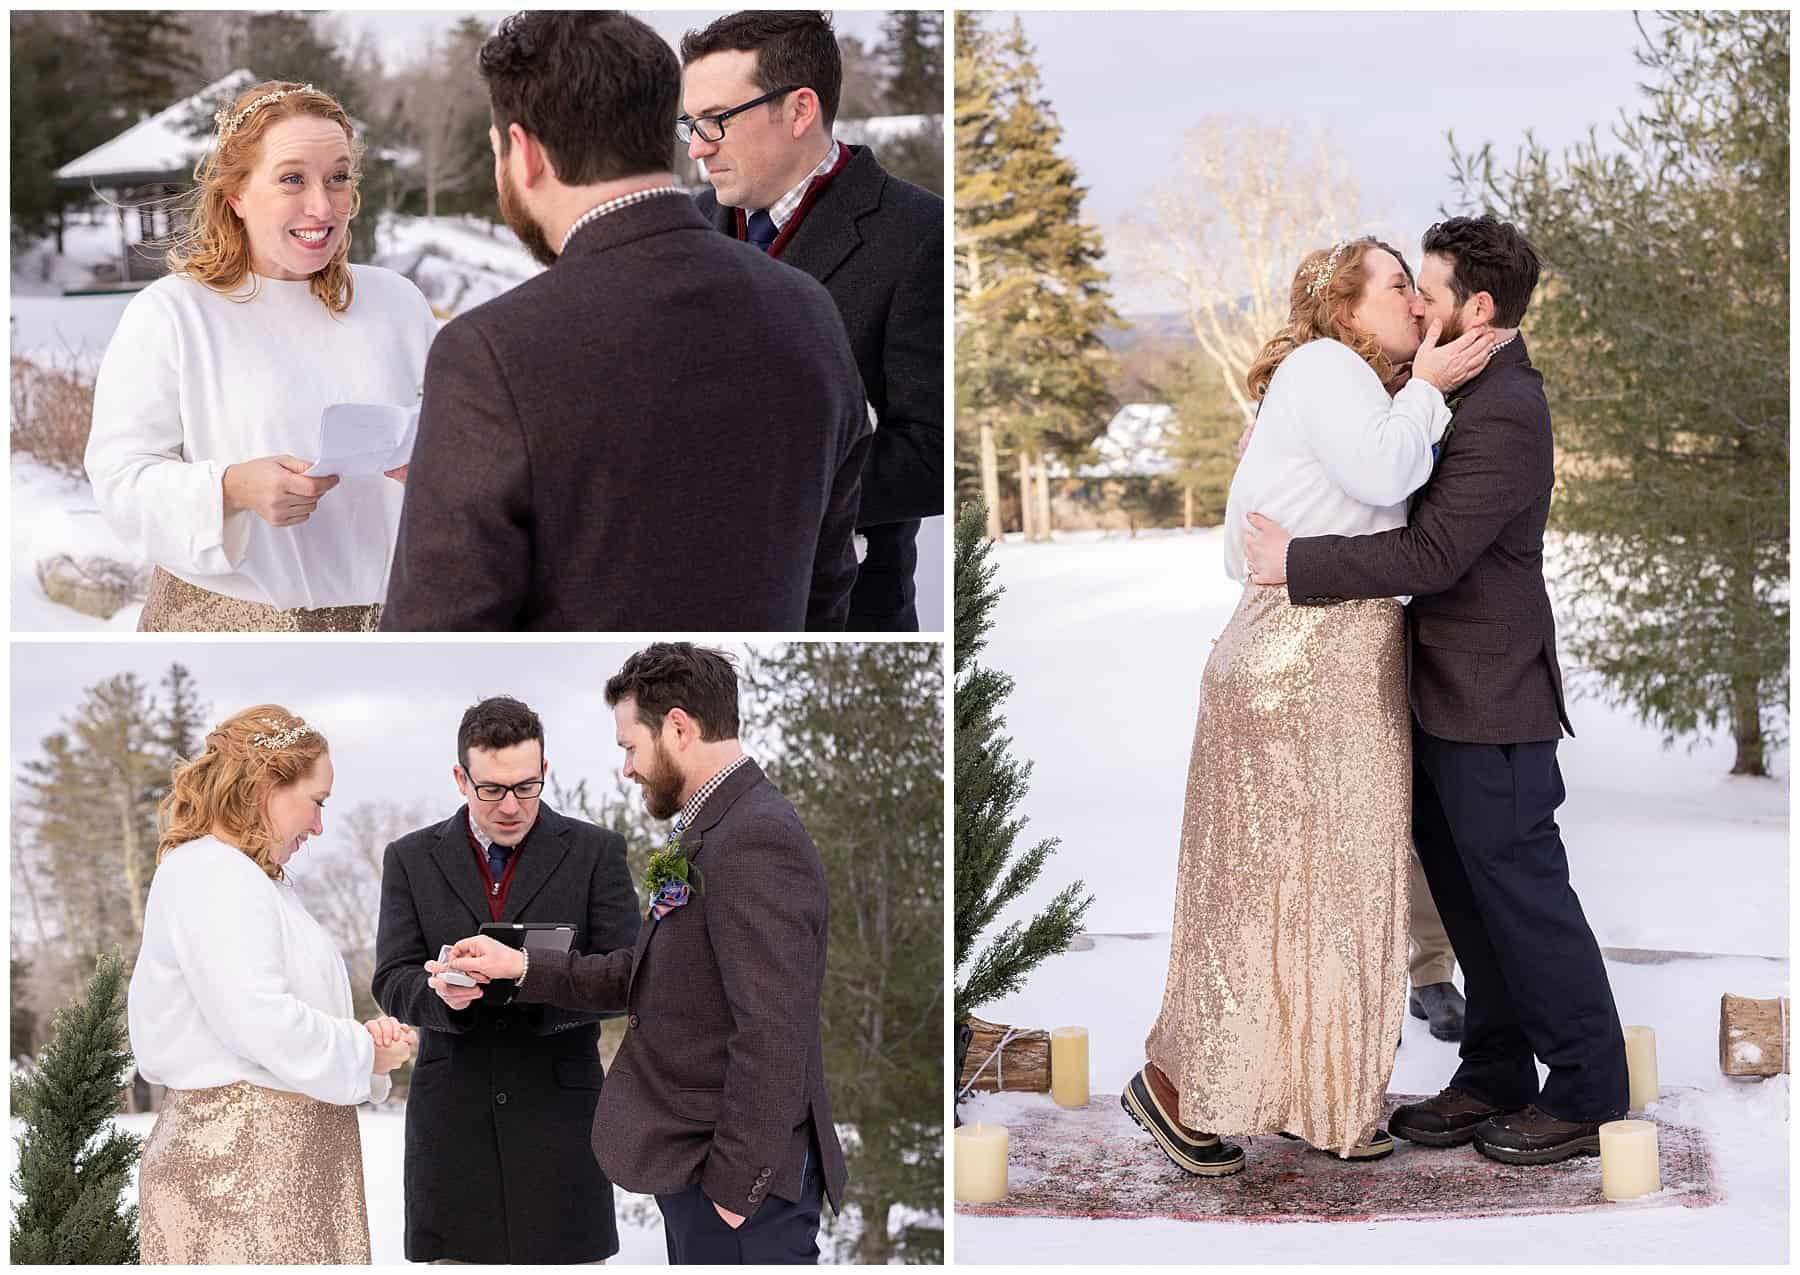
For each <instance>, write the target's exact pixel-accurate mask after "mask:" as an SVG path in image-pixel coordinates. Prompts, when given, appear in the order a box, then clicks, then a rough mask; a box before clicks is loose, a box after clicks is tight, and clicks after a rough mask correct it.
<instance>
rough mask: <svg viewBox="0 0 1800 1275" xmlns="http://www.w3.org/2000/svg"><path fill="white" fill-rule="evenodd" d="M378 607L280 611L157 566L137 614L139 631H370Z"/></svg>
mask: <svg viewBox="0 0 1800 1275" xmlns="http://www.w3.org/2000/svg"><path fill="white" fill-rule="evenodd" d="M380 624H381V604H380V603H379V602H375V603H371V604H369V605H367V606H342V607H318V608H316V609H313V610H308V609H305V608H300V607H296V608H293V609H291V610H285V611H284V610H282V609H281V608H279V607H272V606H269V605H268V604H267V603H263V602H246V601H244V600H243V599H242V598H233V597H229V596H227V595H226V594H223V593H214V592H213V591H212V590H210V589H202V588H201V587H200V586H199V585H196V584H189V583H188V582H187V581H186V580H183V579H182V578H181V577H180V576H177V575H174V574H172V573H170V572H168V571H164V570H163V569H162V568H161V567H157V568H156V569H155V570H154V571H153V572H151V575H150V589H149V592H148V593H147V594H145V596H144V609H143V611H142V613H140V614H139V616H138V632H139V633H373V632H374V631H375V630H376V628H377V627H379V625H380Z"/></svg>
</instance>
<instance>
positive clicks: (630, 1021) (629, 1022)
mask: <svg viewBox="0 0 1800 1275" xmlns="http://www.w3.org/2000/svg"><path fill="white" fill-rule="evenodd" d="M625 1025H626V1026H627V1027H629V1028H631V1029H632V1030H633V1031H635V1030H637V1025H638V1016H637V1015H636V1014H633V1015H632V1016H631V1017H630V1018H627V1019H626V1020H625Z"/></svg>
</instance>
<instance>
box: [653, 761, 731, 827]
mask: <svg viewBox="0 0 1800 1275" xmlns="http://www.w3.org/2000/svg"><path fill="white" fill-rule="evenodd" d="M749 760H750V754H749V753H745V754H744V755H743V756H742V757H740V758H738V759H737V760H736V761H734V762H732V763H731V764H730V765H729V766H727V767H725V769H723V770H721V771H720V772H719V773H718V774H716V775H714V776H713V777H712V778H711V779H709V780H707V781H706V782H705V783H703V784H701V785H700V787H699V788H697V789H696V790H695V791H694V795H693V796H692V797H689V798H688V799H687V804H686V805H685V806H683V807H682V808H681V813H680V814H679V815H677V816H675V827H674V829H673V830H672V831H671V832H670V834H669V836H670V839H671V840H673V839H674V838H675V837H678V836H680V835H681V833H682V832H683V831H684V830H686V829H688V828H691V827H693V826H694V820H695V819H697V818H698V817H699V815H700V810H701V807H703V806H705V805H706V799H707V798H708V797H710V796H712V795H713V793H715V792H717V791H718V789H719V785H720V784H722V783H724V782H725V781H726V780H727V779H729V778H730V777H731V772H732V771H734V770H736V769H737V768H738V767H739V766H742V765H743V764H744V763H745V762H747V761H749Z"/></svg>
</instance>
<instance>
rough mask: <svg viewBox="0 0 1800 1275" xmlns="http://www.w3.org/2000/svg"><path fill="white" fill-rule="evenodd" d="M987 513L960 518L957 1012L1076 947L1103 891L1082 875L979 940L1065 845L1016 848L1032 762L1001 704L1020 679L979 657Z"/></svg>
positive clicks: (969, 512)
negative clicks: (1019, 750) (1015, 750)
mask: <svg viewBox="0 0 1800 1275" xmlns="http://www.w3.org/2000/svg"><path fill="white" fill-rule="evenodd" d="M984 518H985V514H984V512H983V510H982V509H981V506H980V505H978V504H977V505H969V506H966V507H965V508H964V510H963V512H962V516H961V517H960V518H959V519H958V520H957V524H956V565H955V573H956V574H955V600H956V618H955V629H954V638H953V645H954V662H953V667H954V670H955V694H954V696H953V697H952V703H953V704H954V706H955V715H956V716H955V730H956V743H955V757H956V768H955V779H954V789H953V791H954V794H955V798H954V801H955V810H956V838H955V840H956V865H955V874H956V876H955V880H956V923H955V941H954V946H953V953H954V956H955V961H956V970H957V973H958V981H957V984H956V1005H955V1012H956V1019H957V1021H958V1022H961V1021H962V1020H964V1019H965V1018H967V1017H968V1015H969V1013H970V1012H971V1011H973V1010H975V1009H976V1008H978V1007H979V1006H981V1005H983V1004H985V1003H986V1002H988V1001H991V1000H995V999H997V998H999V997H1001V996H1005V995H1007V994H1008V993H1010V992H1013V991H1015V990H1017V989H1018V988H1019V986H1020V985H1021V984H1022V983H1023V982H1024V980H1025V976H1026V975H1027V974H1028V973H1030V972H1031V970H1033V969H1034V968H1036V966H1037V965H1038V963H1039V962H1041V961H1042V960H1044V958H1046V957H1049V956H1054V955H1056V954H1057V953H1058V952H1062V951H1065V950H1067V948H1068V946H1069V943H1070V941H1071V940H1072V939H1073V938H1074V937H1075V935H1076V934H1077V933H1079V932H1080V929H1081V921H1082V918H1083V917H1084V916H1085V915H1086V914H1087V909H1088V905H1089V904H1091V903H1092V902H1093V896H1092V895H1091V894H1087V893H1086V890H1085V887H1084V886H1083V885H1082V883H1081V882H1079V881H1076V882H1073V883H1071V884H1069V885H1067V886H1065V887H1063V889H1062V890H1060V891H1058V892H1057V894H1056V897H1055V898H1053V899H1051V900H1050V902H1049V904H1047V905H1046V906H1045V908H1044V910H1043V911H1041V912H1039V913H1038V914H1037V915H1036V916H1034V917H1032V918H1031V919H1030V920H1029V921H1027V922H1025V923H1024V924H1023V925H1021V924H1020V923H1019V922H1017V921H1014V922H1012V923H1011V924H1009V925H1007V926H1006V927H1005V928H1003V929H1002V930H1001V931H1000V932H999V933H998V934H996V935H995V936H994V937H993V938H992V939H991V940H990V941H989V942H988V943H987V944H986V945H985V946H984V947H982V948H980V950H979V951H978V950H977V948H976V944H977V942H978V941H979V940H980V938H981V935H982V933H983V931H985V930H986V929H987V928H988V927H989V926H990V925H991V924H992V923H993V922H994V920H995V918H996V917H998V916H999V914H1000V912H1001V910H1002V909H1004V908H1005V907H1006V906H1007V905H1008V904H1010V903H1011V902H1012V901H1013V900H1015V899H1017V898H1018V897H1019V896H1020V895H1022V894H1023V893H1024V892H1025V891H1026V890H1027V889H1029V888H1030V887H1031V885H1032V883H1033V882H1035V881H1036V880H1037V878H1038V874H1039V873H1040V872H1042V871H1043V867H1044V863H1045V861H1046V860H1047V859H1048V858H1049V857H1050V854H1051V853H1052V852H1053V851H1054V850H1055V849H1056V847H1057V844H1058V843H1057V841H1056V839H1055V838H1054V837H1051V838H1046V839H1045V840H1043V841H1040V842H1038V843H1037V844H1036V845H1033V846H1029V847H1027V848H1025V849H1023V850H1020V849H1016V848H1015V844H1016V842H1017V841H1018V838H1019V834H1020V833H1021V832H1023V831H1024V829H1025V822H1026V821H1025V820H1024V819H1022V818H1018V817H1016V816H1015V815H1014V810H1015V809H1016V808H1017V806H1018V804H1019V802H1020V801H1022V800H1023V799H1024V797H1025V788H1026V781H1027V780H1028V779H1029V778H1030V776H1031V764H1030V763H1029V762H1023V761H1018V760H1015V759H1014V758H1013V756H1012V740H1011V739H1010V738H1009V737H1007V736H1006V735H1004V734H1003V733H1002V728H1003V727H1004V726H1005V719H1004V718H1003V717H1002V716H1001V706H1002V704H1003V703H1004V701H1005V699H1006V697H1007V695H1008V694H1010V693H1011V691H1012V679H1011V678H1010V677H1008V676H1007V675H1006V674H1004V673H1001V672H999V671H998V670H996V669H992V668H987V667H984V666H983V665H981V664H979V663H978V662H977V659H976V657H977V656H979V655H980V654H981V651H982V648H983V647H984V646H985V645H986V643H987V635H988V633H989V631H990V630H991V629H992V628H993V623H994V621H993V610H994V604H995V603H996V602H998V601H999V598H1000V589H999V587H998V586H996V585H995V583H994V573H995V567H994V563H993V561H992V555H993V549H992V546H990V545H989V544H988V542H987V540H986V539H985V538H984V537H983V535H982V523H983V520H984Z"/></svg>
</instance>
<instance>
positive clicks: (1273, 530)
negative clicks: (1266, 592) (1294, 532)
mask: <svg viewBox="0 0 1800 1275" xmlns="http://www.w3.org/2000/svg"><path fill="white" fill-rule="evenodd" d="M1292 539H1293V537H1292V536H1290V535H1288V533H1287V532H1286V531H1285V530H1283V529H1282V527H1281V524H1280V523H1276V522H1271V521H1270V520H1269V519H1267V518H1265V517H1263V516H1262V515H1261V514H1251V515H1250V526H1249V529H1248V530H1246V531H1245V532H1244V562H1245V563H1246V564H1247V565H1248V566H1249V568H1250V583H1251V584H1286V583H1287V549H1288V541H1290V540H1292Z"/></svg>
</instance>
